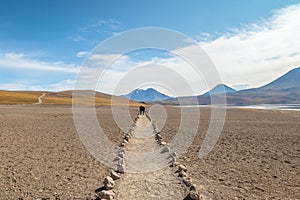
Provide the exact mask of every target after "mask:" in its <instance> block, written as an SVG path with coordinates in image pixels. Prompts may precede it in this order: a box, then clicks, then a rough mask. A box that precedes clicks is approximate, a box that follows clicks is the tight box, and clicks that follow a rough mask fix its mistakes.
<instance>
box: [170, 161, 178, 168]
mask: <svg viewBox="0 0 300 200" xmlns="http://www.w3.org/2000/svg"><path fill="white" fill-rule="evenodd" d="M178 165H179V164H178V162H173V163H172V165H171V167H177V166H178Z"/></svg>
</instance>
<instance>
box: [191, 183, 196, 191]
mask: <svg viewBox="0 0 300 200" xmlns="http://www.w3.org/2000/svg"><path fill="white" fill-rule="evenodd" d="M190 190H194V191H197V187H196V185H194V184H193V183H192V185H191V187H190Z"/></svg>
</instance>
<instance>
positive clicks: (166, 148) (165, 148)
mask: <svg viewBox="0 0 300 200" xmlns="http://www.w3.org/2000/svg"><path fill="white" fill-rule="evenodd" d="M169 151H170V148H169V147H167V146H164V148H163V149H162V151H161V153H165V152H169Z"/></svg>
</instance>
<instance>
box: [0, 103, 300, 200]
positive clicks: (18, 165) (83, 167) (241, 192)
mask: <svg viewBox="0 0 300 200" xmlns="http://www.w3.org/2000/svg"><path fill="white" fill-rule="evenodd" d="M120 109H121V108H120ZM166 111H167V116H168V118H167V122H166V124H165V126H164V127H163V129H162V131H161V134H162V136H163V138H164V140H167V141H169V140H171V139H172V137H174V135H175V134H176V131H177V130H178V126H179V124H180V109H179V108H167V109H166ZM135 112H136V111H135V109H134V108H132V110H131V113H134V114H135ZM97 113H98V118H99V121H100V124H101V126H102V128H103V129H104V131H105V133H107V135H108V137H109V138H110V139H111V140H112V141H113V142H114V143H115V144H117V145H119V144H120V143H121V141H122V138H123V137H124V133H123V132H122V131H120V130H119V129H118V126H117V125H116V124H115V122H114V120H113V119H112V114H111V112H110V109H109V107H100V108H97ZM190 117H191V118H192V117H193V114H192V113H191V116H190ZM209 119H210V110H209V109H206V108H201V120H200V127H199V130H198V135H197V136H196V138H195V140H194V142H193V144H192V145H191V146H190V148H189V149H188V152H187V153H186V154H184V155H183V156H182V157H181V158H180V162H182V163H185V164H186V165H187V167H188V173H189V175H190V176H191V177H192V178H193V180H194V181H195V183H196V184H197V185H198V187H199V188H202V189H201V193H202V195H204V196H206V197H210V198H212V199H235V198H236V199H300V192H299V191H300V177H299V174H300V133H299V130H300V120H299V119H300V112H295V111H294V112H293V111H272V110H241V109H228V111H227V120H226V123H225V126H224V130H223V132H222V134H221V137H220V139H219V141H218V143H217V145H216V146H215V148H214V149H213V151H212V152H210V154H209V155H208V156H207V157H206V158H205V159H202V160H200V159H199V158H198V150H199V148H200V146H201V143H202V140H203V137H204V135H205V133H206V130H207V127H208V122H209ZM0 152H1V154H0V176H1V178H0V194H1V195H0V196H1V198H0V199H18V198H24V199H37V198H51V199H55V198H60V199H94V198H95V193H94V190H95V189H97V188H99V187H101V186H103V183H102V181H103V179H104V177H105V176H106V175H108V173H109V170H110V169H108V168H107V167H106V166H104V165H103V164H101V163H100V162H98V161H96V160H95V159H94V158H93V157H92V156H91V155H90V154H89V153H88V152H87V151H86V149H85V148H84V146H83V145H82V143H81V141H80V140H79V138H78V136H77V134H76V130H75V127H74V124H73V118H72V112H71V108H70V107H62V106H41V105H36V106H1V107H0ZM145 176H147V175H145ZM168 177H169V178H170V176H168ZM143 184H144V185H145V186H147V182H144V183H141V184H140V186H141V185H143ZM140 186H139V185H137V186H131V187H137V188H138V187H140ZM117 187H118V186H117ZM124 187H125V186H124ZM142 188H144V187H142ZM152 192H153V193H151V192H149V194H150V193H151V194H155V191H152ZM157 198H158V199H159V197H157Z"/></svg>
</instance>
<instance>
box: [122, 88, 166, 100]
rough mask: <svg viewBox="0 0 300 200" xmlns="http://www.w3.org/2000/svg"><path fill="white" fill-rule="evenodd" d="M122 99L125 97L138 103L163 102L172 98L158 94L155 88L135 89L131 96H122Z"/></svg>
mask: <svg viewBox="0 0 300 200" xmlns="http://www.w3.org/2000/svg"><path fill="white" fill-rule="evenodd" d="M121 97H125V98H127V99H130V100H133V101H138V102H151V101H162V100H166V99H170V98H171V97H170V96H167V95H165V94H163V93H161V92H158V91H157V90H155V89H153V88H148V89H146V90H143V89H135V90H133V91H132V92H130V93H129V94H125V95H122V96H121Z"/></svg>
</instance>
